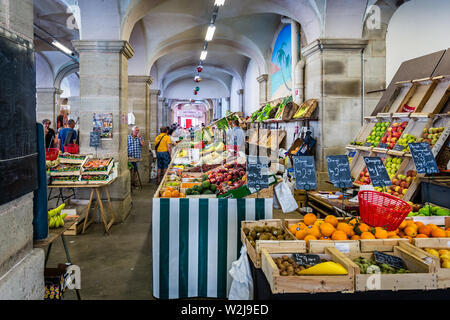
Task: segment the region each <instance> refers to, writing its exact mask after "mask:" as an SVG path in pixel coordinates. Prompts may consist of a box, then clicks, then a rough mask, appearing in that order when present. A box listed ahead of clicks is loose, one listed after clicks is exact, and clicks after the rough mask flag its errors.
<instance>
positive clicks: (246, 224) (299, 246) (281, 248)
mask: <svg viewBox="0 0 450 320" xmlns="http://www.w3.org/2000/svg"><path fill="white" fill-rule="evenodd" d="M256 226H270V227H277V228H282V229H283V230H284V232H286V233H288V234H289V235H290V237H291V238H292V240H256V241H255V243H256V248H255V247H253V246H252V245H251V244H250V242H249V241H248V239H247V237H246V236H245V233H244V230H243V229H244V228H249V229H252V228H254V227H256ZM241 241H242V244H244V245H245V247H246V248H247V253H248V256H249V257H250V260H252V262H253V264H254V266H255V268H258V269H259V268H261V249H263V248H270V249H271V250H273V252H276V253H288V252H291V253H292V252H298V253H304V252H306V243H305V241H303V240H297V239H296V238H295V236H294V235H292V233H290V232H289V230H287V229H286V228H285V227H284V225H283V223H282V221H281V220H280V219H268V220H258V221H242V222H241Z"/></svg>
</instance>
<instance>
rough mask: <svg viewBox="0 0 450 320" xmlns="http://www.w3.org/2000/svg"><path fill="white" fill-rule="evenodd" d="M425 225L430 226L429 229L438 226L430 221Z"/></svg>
mask: <svg viewBox="0 0 450 320" xmlns="http://www.w3.org/2000/svg"><path fill="white" fill-rule="evenodd" d="M427 226H429V227H431V229H436V228H439V227H438V226H437V225H435V224H432V223H429V224H427Z"/></svg>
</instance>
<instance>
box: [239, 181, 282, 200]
mask: <svg viewBox="0 0 450 320" xmlns="http://www.w3.org/2000/svg"><path fill="white" fill-rule="evenodd" d="M274 187H275V185H274V184H273V185H271V186H269V187H268V188H265V189H262V190H260V191H259V193H258V192H255V193H252V194H250V195H248V196H246V197H245V198H250V199H251V198H273V193H274Z"/></svg>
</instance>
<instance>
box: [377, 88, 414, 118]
mask: <svg viewBox="0 0 450 320" xmlns="http://www.w3.org/2000/svg"><path fill="white" fill-rule="evenodd" d="M395 85H396V86H397V87H396V89H395V90H394V92H393V93H392V95H391V97H390V98H389V100H388V102H387V103H386V106H385V107H384V108H383V109H382V110H381V114H387V115H391V114H392V113H394V112H397V110H399V108H400V106H403V104H402V101H403V100H404V99H405V98H407V95H408V93H409V92H410V90H411V88H412V86H413V83H412V82H411V81H400V82H396V83H395ZM379 115H380V114H379Z"/></svg>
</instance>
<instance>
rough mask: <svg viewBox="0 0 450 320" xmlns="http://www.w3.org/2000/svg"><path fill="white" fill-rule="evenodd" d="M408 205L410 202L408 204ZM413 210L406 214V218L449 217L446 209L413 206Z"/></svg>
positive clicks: (449, 211) (432, 206)
mask: <svg viewBox="0 0 450 320" xmlns="http://www.w3.org/2000/svg"><path fill="white" fill-rule="evenodd" d="M408 203H409V204H410V205H411V203H412V202H408ZM412 206H413V210H412V211H411V212H410V213H409V214H408V217H416V216H444V217H445V216H450V210H449V209H447V208H442V207H438V206H434V205H425V206H423V207H422V206H421V205H414V204H412Z"/></svg>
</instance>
